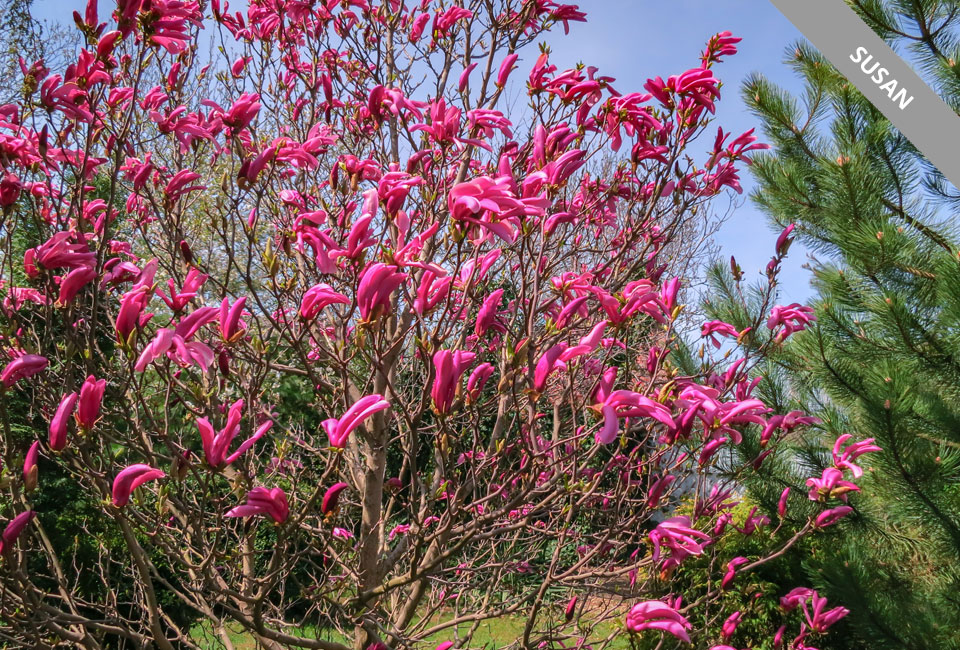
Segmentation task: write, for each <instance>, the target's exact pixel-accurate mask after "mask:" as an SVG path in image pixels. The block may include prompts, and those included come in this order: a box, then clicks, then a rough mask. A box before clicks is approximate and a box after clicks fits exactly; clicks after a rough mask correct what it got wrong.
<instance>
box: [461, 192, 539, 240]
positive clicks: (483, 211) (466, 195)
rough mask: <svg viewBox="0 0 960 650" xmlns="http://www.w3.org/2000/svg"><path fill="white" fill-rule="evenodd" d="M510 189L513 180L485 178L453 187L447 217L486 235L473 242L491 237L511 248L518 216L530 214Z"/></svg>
mask: <svg viewBox="0 0 960 650" xmlns="http://www.w3.org/2000/svg"><path fill="white" fill-rule="evenodd" d="M511 185H512V179H509V178H497V179H493V178H490V177H488V176H480V177H478V178H475V179H473V180H471V181H466V182H464V183H460V184H459V185H456V186H455V187H454V188H453V189H452V190H450V194H449V195H448V197H447V203H448V207H449V209H450V216H451V217H452V218H453V219H455V220H457V221H463V222H465V223H467V224H470V225H472V226H476V227H477V228H480V229H482V230H485V231H487V234H484V235H482V236H480V237H479V238H477V240H476V241H486V240H487V238H488V235H489V234H493V235H496V236H497V237H499V238H500V239H502V240H504V241H505V242H507V243H511V244H512V243H513V242H514V241H516V239H517V229H518V228H519V226H520V219H519V216H520V215H524V214H527V213H528V212H529V210H528V208H527V206H526V205H525V204H524V202H522V201H521V200H520V199H518V198H517V197H516V196H515V195H514V193H513V191H512V189H511ZM534 212H536V211H534Z"/></svg>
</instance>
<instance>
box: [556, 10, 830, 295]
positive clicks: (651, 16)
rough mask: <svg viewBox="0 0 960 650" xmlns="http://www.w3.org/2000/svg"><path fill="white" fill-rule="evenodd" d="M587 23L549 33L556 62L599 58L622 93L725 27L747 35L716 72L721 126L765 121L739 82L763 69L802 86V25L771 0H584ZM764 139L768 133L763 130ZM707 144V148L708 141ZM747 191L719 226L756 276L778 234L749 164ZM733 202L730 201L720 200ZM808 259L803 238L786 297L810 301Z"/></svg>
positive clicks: (784, 278)
mask: <svg viewBox="0 0 960 650" xmlns="http://www.w3.org/2000/svg"><path fill="white" fill-rule="evenodd" d="M579 4H580V7H581V9H583V10H584V11H586V12H587V16H588V22H587V23H572V24H571V29H570V34H569V35H568V36H563V31H562V30H559V31H558V32H557V34H556V35H554V36H552V37H551V38H550V39H549V42H550V44H551V48H552V50H553V52H552V54H551V58H550V60H551V63H555V64H556V65H557V66H558V67H560V69H564V68H566V67H570V66H572V65H573V64H575V63H576V62H577V61H579V60H582V61H584V62H585V63H587V64H589V65H595V66H597V67H598V68H599V69H600V73H601V74H606V75H610V76H612V77H615V78H616V79H617V82H616V83H615V84H614V87H615V88H616V89H617V90H618V91H620V92H621V93H627V92H633V91H640V90H642V89H643V84H644V82H645V81H646V80H647V79H648V78H650V77H654V76H657V75H660V76H662V77H664V78H666V77H667V76H668V75H671V74H677V73H680V72H683V71H684V70H687V69H688V68H692V67H695V66H697V65H699V60H698V58H697V57H698V55H699V54H700V52H701V51H702V50H703V46H704V44H705V43H706V41H707V39H708V38H709V37H710V36H711V35H713V34H715V33H717V32H721V31H724V30H729V31H731V32H733V34H734V35H735V36H739V37H741V38H742V39H743V41H742V42H741V43H740V44H739V45H738V47H739V49H740V52H739V53H738V54H737V55H736V56H733V57H729V58H727V59H726V60H725V61H724V62H723V63H722V64H720V65H719V66H718V67H717V68H716V72H715V74H716V75H717V76H718V77H719V78H720V79H721V80H722V81H723V82H724V89H723V97H722V99H721V100H720V102H719V103H718V105H717V121H716V124H717V125H722V126H723V128H724V130H725V131H732V132H733V133H734V134H740V133H742V132H744V131H746V130H747V129H750V128H753V127H757V130H758V132H759V131H760V129H759V122H758V120H757V119H756V118H754V116H753V115H751V114H750V113H749V111H748V110H747V108H746V107H745V106H744V104H743V102H742V101H741V100H740V84H741V82H742V81H743V80H744V79H745V78H746V77H747V76H748V75H749V74H751V73H753V72H759V73H762V74H763V75H765V76H767V77H769V78H770V79H772V80H773V81H775V82H776V83H778V84H780V85H781V86H784V87H785V88H787V89H788V90H791V91H793V92H797V91H799V90H800V84H799V81H798V79H797V78H796V77H795V76H794V75H793V72H792V71H791V70H790V69H789V68H787V66H786V65H784V63H783V58H784V57H783V55H784V50H785V48H786V47H787V45H789V44H791V43H793V42H794V41H796V40H797V39H798V38H800V37H801V35H800V32H798V31H797V30H796V28H794V26H793V25H792V24H791V23H790V21H788V20H787V19H786V18H784V17H783V14H781V13H780V12H779V11H778V10H777V9H776V8H775V7H774V6H773V5H772V4H771V3H770V2H768V0H656V1H655V0H632V1H631V0H585V1H581V2H580V3H579ZM761 138H762V136H761ZM711 144H712V140H711V142H709V143H703V148H706V147H709V146H710V145H711ZM740 175H741V178H742V181H743V182H742V184H743V189H744V193H743V196H742V198H741V201H740V205H739V207H737V208H735V209H734V210H733V211H732V214H731V216H730V218H729V219H728V221H727V222H726V223H725V224H724V225H723V227H722V229H721V230H720V232H719V233H718V236H717V240H718V244H719V245H720V247H721V251H722V254H723V255H725V256H726V257H729V256H730V255H734V256H736V258H737V261H738V262H739V263H740V266H741V267H742V268H743V269H744V271H745V272H746V273H747V274H748V277H749V278H750V279H755V278H757V277H759V275H758V274H759V273H760V272H761V271H762V269H763V268H764V267H766V264H767V262H768V261H769V260H770V257H771V256H772V255H773V247H774V242H775V241H776V238H777V234H778V233H776V232H774V231H773V230H771V229H770V227H769V226H768V225H767V220H766V217H765V216H764V215H763V214H762V213H761V212H760V211H759V210H757V208H756V207H754V205H753V203H752V202H751V201H750V200H749V199H748V198H747V195H748V194H749V192H750V190H751V189H752V188H753V187H754V186H755V184H754V182H753V179H752V177H751V174H750V172H749V171H748V170H746V171H744V172H742V173H741V174H740ZM717 206H718V207H720V208H721V209H723V208H726V203H725V202H720V203H718V204H717ZM806 261H807V253H806V251H805V250H804V249H803V248H802V247H800V246H799V245H794V246H793V247H791V249H790V258H789V259H788V261H787V263H786V268H785V272H784V273H783V274H781V286H780V291H781V297H780V301H781V302H785V303H789V302H804V301H805V300H806V299H807V298H809V297H810V296H811V295H812V292H811V290H810V287H809V279H810V273H809V271H807V270H805V269H803V268H801V267H802V265H803V264H804V263H805V262H806Z"/></svg>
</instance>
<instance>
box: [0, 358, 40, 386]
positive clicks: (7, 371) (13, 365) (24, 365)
mask: <svg viewBox="0 0 960 650" xmlns="http://www.w3.org/2000/svg"><path fill="white" fill-rule="evenodd" d="M48 363H49V362H48V361H47V358H46V357H42V356H40V355H39V354H22V355H20V356H19V357H17V358H16V359H14V360H13V361H11V362H10V363H8V364H7V365H6V367H4V369H3V371H2V372H0V383H3V387H4V388H10V387H11V386H13V385H14V384H15V383H17V382H18V381H20V380H21V379H29V378H30V377H33V376H34V375H36V374H37V373H40V372H43V370H44V369H46V367H47V365H48Z"/></svg>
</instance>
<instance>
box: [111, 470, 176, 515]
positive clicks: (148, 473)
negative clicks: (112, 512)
mask: <svg viewBox="0 0 960 650" xmlns="http://www.w3.org/2000/svg"><path fill="white" fill-rule="evenodd" d="M165 476H166V474H164V473H163V472H162V471H161V470H159V469H154V468H152V467H150V466H149V465H144V464H143V463H137V464H135V465H130V466H129V467H126V468H124V469H122V470H121V471H120V473H119V474H117V476H116V478H114V479H113V505H115V506H116V507H118V508H122V507H123V506H125V505H127V504H128V503H129V502H130V494H131V493H132V492H133V491H134V490H136V489H137V488H138V487H140V486H141V485H143V484H144V483H146V482H148V481H155V480H157V479H160V478H163V477H165Z"/></svg>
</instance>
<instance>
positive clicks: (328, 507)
mask: <svg viewBox="0 0 960 650" xmlns="http://www.w3.org/2000/svg"><path fill="white" fill-rule="evenodd" d="M348 487H349V486H348V485H347V484H346V483H343V482H340V483H334V484H333V485H331V486H330V487H328V488H327V491H326V492H324V493H323V500H322V501H321V503H320V512H322V513H323V514H325V515H328V514H330V513H331V512H333V511H334V510H336V509H337V504H338V503H339V502H340V495H341V494H342V493H343V491H344V490H346V489H347V488H348Z"/></svg>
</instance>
